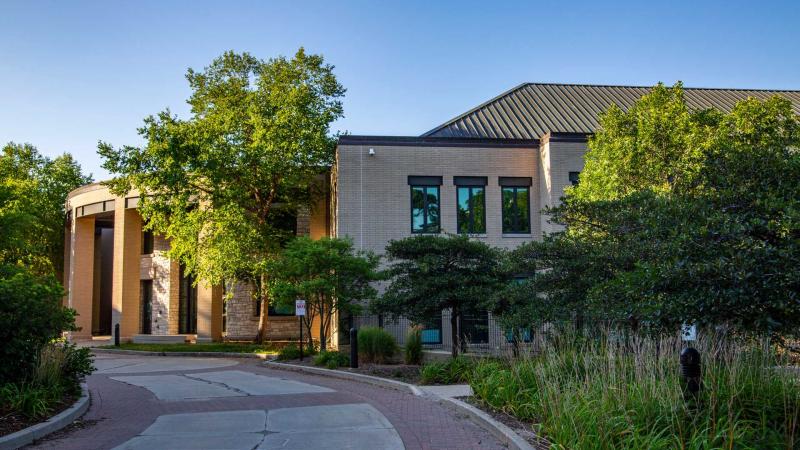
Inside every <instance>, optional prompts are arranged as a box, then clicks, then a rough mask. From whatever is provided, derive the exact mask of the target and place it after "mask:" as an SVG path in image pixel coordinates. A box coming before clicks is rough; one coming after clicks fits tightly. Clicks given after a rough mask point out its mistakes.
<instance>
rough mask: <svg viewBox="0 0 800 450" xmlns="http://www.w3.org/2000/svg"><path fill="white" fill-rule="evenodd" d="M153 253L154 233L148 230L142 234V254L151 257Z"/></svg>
mask: <svg viewBox="0 0 800 450" xmlns="http://www.w3.org/2000/svg"><path fill="white" fill-rule="evenodd" d="M151 253H153V232H152V231H149V230H148V231H144V232H142V254H143V255H149V254H151Z"/></svg>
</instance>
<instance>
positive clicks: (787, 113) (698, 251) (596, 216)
mask: <svg viewBox="0 0 800 450" xmlns="http://www.w3.org/2000/svg"><path fill="white" fill-rule="evenodd" d="M600 125H601V126H600V129H599V130H598V132H597V133H596V135H595V136H594V137H592V138H591V139H590V142H589V151H588V153H587V155H586V166H585V169H584V171H583V172H582V174H581V183H580V184H579V185H578V186H577V187H574V188H571V189H569V190H568V192H567V195H566V197H565V198H564V199H563V203H562V204H561V205H560V206H559V207H557V208H554V209H553V210H551V211H549V212H550V213H551V214H552V216H553V220H555V221H556V222H558V223H561V224H563V225H565V226H566V229H565V231H563V232H560V233H557V234H555V235H553V236H551V237H550V238H549V239H548V240H547V241H546V242H545V243H544V244H542V245H538V244H536V245H531V246H527V247H525V248H524V249H522V250H521V251H522V252H525V253H526V255H527V257H529V258H534V259H537V262H538V264H539V267H542V268H546V269H547V270H542V271H541V273H540V274H538V275H537V278H538V282H537V286H538V287H540V288H542V289H544V290H545V291H546V294H547V296H552V298H554V299H555V298H557V299H559V302H558V303H556V302H553V303H551V304H552V306H553V308H565V309H571V310H572V311H573V312H574V311H577V310H587V311H589V312H590V313H591V314H594V315H595V316H598V317H608V318H612V319H617V320H620V319H621V320H628V321H630V322H631V324H632V325H633V326H635V327H636V326H641V325H645V326H649V327H655V328H657V329H667V330H675V329H676V328H677V327H679V325H680V324H681V323H685V322H690V323H698V324H701V325H720V324H727V325H730V326H731V327H733V328H734V329H736V330H739V331H743V332H755V333H789V334H794V333H797V326H798V324H800V301H798V300H799V299H798V292H800V266H798V264H797V255H798V254H800V253H799V250H800V248H799V247H798V243H800V239H798V237H800V225H799V224H800V221H799V220H798V219H800V214H798V211H800V200H799V199H798V197H797V192H800V153H799V152H798V150H797V149H798V148H800V122H799V121H798V118H797V116H796V115H795V114H794V112H793V110H792V105H791V103H790V102H789V101H788V100H786V99H783V98H780V97H773V98H771V99H769V100H766V101H758V100H756V99H752V98H751V99H747V100H744V101H741V102H739V103H738V104H737V105H736V106H735V107H734V108H733V110H732V111H731V112H730V113H722V112H719V111H715V110H704V111H691V110H689V108H687V106H686V104H685V101H684V99H683V92H682V89H681V86H680V85H676V86H675V87H673V88H671V89H670V88H667V87H664V86H661V85H659V86H656V87H655V88H654V89H653V91H652V92H651V93H650V94H649V95H646V96H644V97H643V98H642V99H641V100H639V101H638V102H637V103H636V104H635V105H634V106H633V107H632V108H630V109H629V110H628V111H627V112H622V111H620V110H618V109H616V108H612V109H611V110H609V111H608V112H607V113H606V114H604V115H602V116H601V118H600ZM573 308H574V309H573Z"/></svg>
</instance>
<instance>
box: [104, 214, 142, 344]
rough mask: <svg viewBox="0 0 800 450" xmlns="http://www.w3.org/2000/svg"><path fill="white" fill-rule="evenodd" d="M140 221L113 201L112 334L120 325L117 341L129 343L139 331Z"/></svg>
mask: <svg viewBox="0 0 800 450" xmlns="http://www.w3.org/2000/svg"><path fill="white" fill-rule="evenodd" d="M141 249H142V219H141V216H140V215H139V212H138V211H137V210H136V209H125V201H124V199H122V198H117V199H116V206H115V210H114V275H113V290H112V297H111V298H112V300H111V305H112V313H111V323H112V332H113V327H114V325H113V324H115V323H117V322H118V323H119V324H120V338H121V339H122V340H125V341H127V340H130V339H131V338H132V337H133V335H134V334H138V333H139V331H140V326H139V318H140V310H139V308H140V301H139V300H140V299H139V295H140V293H139V282H140V276H141Z"/></svg>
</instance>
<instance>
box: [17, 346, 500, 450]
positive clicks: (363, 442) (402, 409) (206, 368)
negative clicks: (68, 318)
mask: <svg viewBox="0 0 800 450" xmlns="http://www.w3.org/2000/svg"><path fill="white" fill-rule="evenodd" d="M95 365H96V366H97V368H98V371H97V372H96V373H95V374H94V375H92V376H90V377H89V378H88V379H87V382H88V385H89V390H90V392H91V395H92V406H91V408H90V410H89V412H88V413H87V414H86V415H85V416H84V418H83V422H82V423H81V424H80V425H81V426H77V427H74V428H72V429H71V430H69V431H67V432H63V433H60V434H56V435H54V436H51V437H50V438H49V439H47V440H44V441H41V442H38V443H36V445H35V446H32V447H31V448H47V449H56V448H57V449H146V450H158V449H242V450H244V449H298V450H299V449H307V448H321V449H376V450H380V449H386V450H397V449H403V448H405V449H453V450H456V449H457V450H466V449H478V448H480V449H500V448H503V447H502V446H501V445H500V443H499V442H497V441H496V440H495V438H494V437H493V436H491V435H490V434H489V433H487V432H486V431H484V430H483V429H481V428H479V427H478V426H477V425H475V424H473V423H472V422H470V421H468V420H467V419H464V418H461V417H457V415H456V414H454V413H453V412H451V411H450V410H448V409H447V408H444V407H442V406H441V405H439V404H438V403H436V402H434V401H431V400H428V399H425V398H422V397H417V396H414V395H411V394H409V393H405V392H400V391H395V390H390V389H384V388H380V387H376V386H372V385H368V384H363V383H358V382H353V381H347V380H340V379H332V378H326V377H322V376H314V375H306V374H299V373H291V372H285V371H280V370H271V369H268V368H265V367H263V366H261V364H260V361H258V360H252V359H221V358H186V357H159V356H146V357H145V356H141V357H139V356H135V357H132V356H129V355H101V356H98V357H97V358H96V361H95ZM459 393H460V392H459ZM454 394H455V392H454Z"/></svg>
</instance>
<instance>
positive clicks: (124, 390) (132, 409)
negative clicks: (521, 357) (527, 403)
mask: <svg viewBox="0 0 800 450" xmlns="http://www.w3.org/2000/svg"><path fill="white" fill-rule="evenodd" d="M129 357H130V356H126V358H129ZM220 370H243V371H249V372H253V373H258V374H261V375H265V376H270V377H277V378H287V379H292V380H297V381H302V382H305V383H309V384H315V385H318V386H325V387H328V388H331V389H333V390H335V391H336V392H334V393H319V394H294V395H272V396H248V397H225V398H214V399H208V400H184V401H160V400H158V399H157V398H156V397H155V395H153V394H152V393H151V392H150V391H148V390H147V389H144V388H141V387H136V386H131V385H128V384H125V383H121V382H118V381H114V380H111V379H110V378H109V376H117V375H121V374H116V373H115V374H96V375H92V376H90V377H88V379H87V381H88V385H89V390H90V392H91V397H92V404H91V407H90V408H89V411H88V412H87V413H86V414H85V415H84V417H83V420H85V421H87V422H88V424H89V425H88V426H87V427H85V428H79V429H74V430H72V431H69V432H67V433H62V434H59V435H56V436H54V437H53V438H50V439H45V440H43V441H40V442H37V443H36V444H35V445H33V446H30V447H28V448H41V449H76V450H78V449H80V450H90V449H109V448H112V447H115V446H117V445H119V444H121V443H123V442H125V441H127V440H128V439H131V438H132V437H134V436H136V435H137V434H139V433H140V432H142V431H143V430H144V429H145V428H147V427H148V426H150V425H151V424H152V423H153V422H154V421H155V419H156V418H157V417H158V416H160V415H162V414H176V413H187V412H208V411H229V410H245V409H266V410H268V409H276V408H290V407H295V406H311V405H331V404H341V403H369V404H371V405H373V406H374V407H375V408H377V409H378V410H379V411H380V412H382V413H383V414H384V415H385V416H386V418H387V419H389V421H390V422H391V423H392V425H394V427H395V429H396V430H397V432H398V433H399V434H400V437H401V438H402V439H403V443H404V444H405V446H406V449H408V450H414V449H424V450H433V449H436V450H468V449H501V448H505V447H504V446H502V445H501V444H500V443H499V442H498V441H497V440H496V439H495V438H494V437H493V436H492V435H490V434H489V433H488V432H486V431H485V430H483V429H482V428H480V427H478V426H477V425H475V424H474V423H473V422H471V421H469V420H468V419H466V418H461V417H457V416H456V414H455V413H453V412H452V411H450V410H448V409H446V408H444V407H443V406H441V405H439V404H438V403H436V402H434V401H431V400H428V399H425V398H421V397H417V396H414V395H412V394H409V393H405V392H401V391H395V390H391V389H384V388H380V387H377V386H372V385H368V384H364V383H358V382H353V381H348V380H339V379H332V378H326V377H323V376H317V375H306V374H300V373H295V372H287V371H282V370H275V369H267V368H266V367H263V366H262V365H261V362H260V361H256V360H252V359H241V360H239V364H238V365H236V366H230V367H224V368H214V369H207V370H193V371H186V373H198V372H210V371H220ZM180 373H184V372H151V373H149V374H159V375H160V374H164V375H166V374H180ZM132 375H133V374H132ZM136 375H139V374H136ZM142 375H143V374H142ZM95 421H96V422H95ZM153 450H156V449H153Z"/></svg>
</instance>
